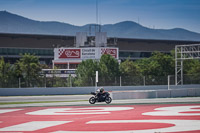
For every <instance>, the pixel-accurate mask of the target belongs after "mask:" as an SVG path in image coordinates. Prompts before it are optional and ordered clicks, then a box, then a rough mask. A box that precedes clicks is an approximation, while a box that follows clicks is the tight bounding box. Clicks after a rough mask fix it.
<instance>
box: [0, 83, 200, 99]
mask: <svg viewBox="0 0 200 133" xmlns="http://www.w3.org/2000/svg"><path fill="white" fill-rule="evenodd" d="M104 88H105V90H106V91H112V92H115V91H135V93H131V94H132V95H134V97H136V98H137V97H138V98H142V97H144V98H145V95H147V96H146V97H147V98H153V97H154V96H156V97H171V96H179V93H181V94H185V92H184V91H183V92H181V91H180V92H179V91H170V92H169V91H168V90H167V89H168V86H167V85H154V86H106V87H104ZM171 88H172V89H171V90H178V89H181V90H184V89H195V92H193V91H194V90H189V91H188V92H187V93H188V94H187V95H188V96H190V95H191V96H193V95H194V94H195V95H196V96H200V90H199V89H200V85H184V86H171ZM95 89H96V88H95V87H52V88H0V96H31V95H79V94H90V92H92V91H95ZM196 89H197V90H196ZM155 91H156V93H155ZM136 92H137V93H136ZM116 95H118V94H116ZM121 95H122V94H121ZM123 95H125V94H123ZM169 95H170V96H169ZM128 97H129V96H128ZM130 97H133V96H130Z"/></svg>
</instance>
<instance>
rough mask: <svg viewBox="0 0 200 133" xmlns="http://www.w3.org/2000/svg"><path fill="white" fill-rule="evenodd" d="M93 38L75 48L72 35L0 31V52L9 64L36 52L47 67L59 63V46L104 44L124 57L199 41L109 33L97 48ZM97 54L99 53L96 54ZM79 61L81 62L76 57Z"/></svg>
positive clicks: (118, 57) (133, 57)
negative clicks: (57, 58) (158, 38)
mask: <svg viewBox="0 0 200 133" xmlns="http://www.w3.org/2000/svg"><path fill="white" fill-rule="evenodd" d="M94 38H95V37H94V36H88V37H86V39H85V42H86V43H85V44H89V42H90V43H91V44H89V45H88V46H87V45H85V46H81V45H79V46H78V47H79V48H77V39H76V37H75V36H63V35H59V36H58V35H33V34H7V33H0V56H1V57H4V59H5V61H6V62H10V63H11V64H12V63H15V62H16V60H18V59H19V58H20V57H21V55H23V54H25V53H30V54H35V55H36V56H38V57H39V60H40V63H42V64H47V65H48V66H49V67H50V68H52V66H53V64H54V63H55V62H57V64H59V61H58V60H57V61H56V60H55V58H54V52H55V51H56V50H59V49H61V48H62V49H63V48H65V49H72V48H73V49H79V50H81V51H85V54H87V53H88V52H87V51H89V50H94V51H95V50H96V51H98V52H99V50H100V51H101V50H102V49H104V51H105V48H110V49H117V51H118V54H117V59H119V60H122V61H123V60H125V59H127V58H129V59H130V60H137V59H141V58H148V57H150V56H151V54H152V52H154V51H159V52H163V53H170V51H171V50H173V49H174V48H175V46H176V45H184V44H196V43H200V42H198V41H179V40H152V39H130V38H112V37H111V38H107V39H106V46H100V45H99V46H98V47H99V48H100V49H98V48H95V47H94V46H93V41H95V40H94ZM79 40H80V39H79ZM86 47H87V48H86ZM98 52H97V53H98ZM57 53H58V52H57ZM91 53H92V52H91ZM100 53H101V52H100ZM96 56H98V57H99V55H96ZM85 57H86V56H85ZM83 58H84V57H83ZM78 63H80V62H79V61H78ZM78 63H77V62H76V61H74V64H73V61H71V64H69V63H68V65H67V66H66V65H59V67H60V68H61V69H67V68H72V69H73V68H75V67H76V66H77V64H78ZM60 64H62V63H60Z"/></svg>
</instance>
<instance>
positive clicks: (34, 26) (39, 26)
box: [0, 11, 200, 41]
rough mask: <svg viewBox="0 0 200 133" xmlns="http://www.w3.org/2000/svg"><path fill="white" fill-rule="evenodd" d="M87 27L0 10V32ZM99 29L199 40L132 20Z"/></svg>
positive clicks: (111, 33) (197, 35) (189, 33)
mask: <svg viewBox="0 0 200 133" xmlns="http://www.w3.org/2000/svg"><path fill="white" fill-rule="evenodd" d="M89 27H90V24H87V25H84V26H74V25H71V24H67V23H60V22H56V21H52V22H44V21H35V20H31V19H28V18H25V17H22V16H19V15H16V14H12V13H9V12H7V11H0V33H23V34H48V35H69V36H74V35H75V34H76V32H86V31H87V32H89ZM93 28H94V27H93ZM101 29H102V31H104V32H107V35H108V36H109V37H119V38H138V39H162V40H192V41H200V33H195V32H192V31H188V30H185V29H181V28H175V29H168V30H164V29H150V28H147V27H144V26H142V25H139V24H137V23H135V22H132V21H124V22H120V23H116V24H106V25H102V26H101Z"/></svg>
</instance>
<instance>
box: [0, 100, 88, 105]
mask: <svg viewBox="0 0 200 133" xmlns="http://www.w3.org/2000/svg"><path fill="white" fill-rule="evenodd" d="M82 101H88V100H73V101H34V102H0V105H10V104H33V103H59V102H82Z"/></svg>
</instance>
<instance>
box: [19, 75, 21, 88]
mask: <svg viewBox="0 0 200 133" xmlns="http://www.w3.org/2000/svg"><path fill="white" fill-rule="evenodd" d="M19 88H21V78H20V77H19Z"/></svg>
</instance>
